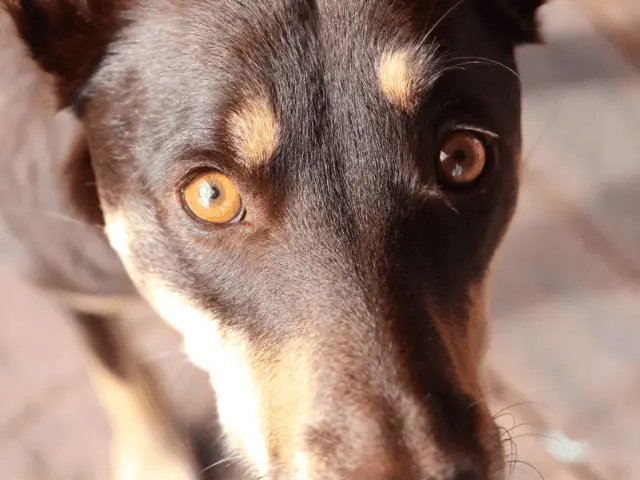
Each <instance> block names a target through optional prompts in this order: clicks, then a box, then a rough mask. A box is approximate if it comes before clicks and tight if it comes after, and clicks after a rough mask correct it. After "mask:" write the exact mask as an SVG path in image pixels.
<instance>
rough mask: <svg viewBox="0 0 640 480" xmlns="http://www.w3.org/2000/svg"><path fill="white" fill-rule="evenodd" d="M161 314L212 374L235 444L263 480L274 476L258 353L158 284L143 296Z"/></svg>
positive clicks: (193, 357) (226, 426)
mask: <svg viewBox="0 0 640 480" xmlns="http://www.w3.org/2000/svg"><path fill="white" fill-rule="evenodd" d="M143 293H144V295H145V296H146V297H147V299H148V301H149V302H150V303H151V305H152V306H153V307H154V308H155V310H156V311H157V312H158V313H159V314H160V315H161V316H162V317H163V318H164V319H165V320H166V321H167V322H168V323H169V324H171V325H172V326H173V327H174V328H176V329H177V330H178V331H179V332H180V333H181V334H182V335H183V338H184V350H185V353H186V354H187V356H188V357H189V358H190V359H191V361H192V362H193V363H195V364H196V365H198V366H199V367H201V368H203V369H204V370H205V371H206V372H207V373H208V374H209V378H210V381H211V386H212V387H213V389H214V391H215V393H216V401H217V406H218V415H219V420H220V422H221V424H222V426H223V428H224V430H225V433H226V434H227V437H228V439H229V441H230V446H231V447H232V448H233V449H234V450H235V449H239V450H240V452H238V453H240V454H241V455H244V456H246V457H248V460H249V463H250V465H251V467H253V468H256V469H257V473H258V474H259V475H266V474H267V471H268V463H269V460H268V454H267V452H268V450H267V445H266V441H265V435H264V431H265V429H264V421H263V411H264V409H263V405H262V403H263V402H262V398H261V397H262V394H261V391H260V389H259V388H258V385H257V382H256V378H255V375H254V370H253V362H252V357H253V355H252V352H251V350H250V348H249V345H248V341H247V340H246V338H245V337H244V335H243V334H242V333H240V332H237V331H234V330H232V329H228V328H224V327H222V326H221V323H220V322H219V320H218V319H217V318H215V317H214V316H213V315H211V314H210V313H209V312H206V311H202V310H200V309H198V308H196V307H194V306H193V304H192V303H191V302H189V300H188V299H186V298H184V297H183V296H182V295H180V294H178V293H175V292H174V291H172V290H171V289H170V288H167V287H166V286H164V285H162V284H161V283H159V282H156V281H150V282H147V283H146V286H145V291H144V292H143Z"/></svg>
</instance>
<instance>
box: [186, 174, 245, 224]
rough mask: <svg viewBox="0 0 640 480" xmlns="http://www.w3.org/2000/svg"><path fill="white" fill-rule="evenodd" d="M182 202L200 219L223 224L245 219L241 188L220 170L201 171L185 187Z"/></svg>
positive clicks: (204, 221)
mask: <svg viewBox="0 0 640 480" xmlns="http://www.w3.org/2000/svg"><path fill="white" fill-rule="evenodd" d="M182 203H183V206H184V208H185V209H186V210H187V212H188V213H189V214H190V215H191V216H192V217H193V218H195V219H196V220H198V221H200V222H203V223H208V224H213V225H223V224H227V223H234V222H238V221H240V220H242V217H243V216H244V206H243V204H242V197H241V196H240V192H239V191H238V189H237V188H236V186H235V185H234V183H233V182H232V181H231V179H229V177H227V176H225V175H223V174H222V173H220V172H206V173H201V174H200V175H198V176H197V177H195V178H193V179H192V180H191V181H190V182H189V183H187V184H186V185H185V186H184V187H183V188H182Z"/></svg>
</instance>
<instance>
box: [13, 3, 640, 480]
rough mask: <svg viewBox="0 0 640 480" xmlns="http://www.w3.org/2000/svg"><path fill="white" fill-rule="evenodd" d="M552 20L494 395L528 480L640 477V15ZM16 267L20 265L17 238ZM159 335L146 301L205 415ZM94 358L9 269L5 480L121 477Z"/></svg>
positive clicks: (531, 71)
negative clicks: (112, 460)
mask: <svg viewBox="0 0 640 480" xmlns="http://www.w3.org/2000/svg"><path fill="white" fill-rule="evenodd" d="M542 23H543V31H544V34H545V37H546V45H541V46H527V47H524V48H522V49H521V50H520V52H519V55H518V57H519V66H520V71H521V76H522V81H523V85H524V118H523V125H524V139H525V151H524V153H525V169H524V179H523V181H524V183H523V187H522V194H521V198H520V204H519V209H518V211H517V214H516V217H515V220H514V222H513V224H512V227H511V229H510V231H509V234H508V235H507V238H506V240H505V243H504V244H503V247H502V248H501V250H500V251H499V254H498V257H497V259H496V262H495V268H494V281H493V295H492V303H493V305H492V310H493V314H494V328H493V344H492V348H491V350H490V353H489V361H488V369H489V378H490V391H489V397H490V399H491V402H492V408H493V410H494V411H495V412H496V413H497V415H498V418H499V422H500V423H501V424H502V425H503V426H504V427H505V428H507V429H509V433H510V435H511V437H512V438H513V445H515V447H512V448H511V447H508V448H507V450H508V451H512V453H513V455H514V457H513V458H517V460H518V461H519V463H515V464H514V472H513V477H512V478H513V479H517V480H525V479H535V478H544V479H546V480H569V479H571V480H577V479H583V480H592V479H593V480H595V479H598V480H604V479H612V480H613V479H615V480H637V479H640V457H639V456H638V453H639V452H640V295H638V293H639V284H640V1H638V0H607V1H604V0H553V1H552V2H551V3H550V4H549V5H548V6H547V7H545V8H544V9H543V10H542ZM4 26H6V24H4V23H0V28H4ZM2 38H3V37H2V35H0V42H1V41H2ZM3 65H4V66H5V67H6V62H5V63H4V64H3V63H2V59H1V58H0V68H3ZM3 121H6V119H3V118H0V129H2V122H3ZM25 137H26V138H29V132H26V133H25ZM0 148H2V146H0ZM0 253H2V254H4V255H10V256H15V255H18V254H19V252H18V253H17V252H16V251H15V250H14V249H12V247H11V246H10V244H9V243H6V242H5V243H3V239H2V225H1V224H0ZM158 323H159V322H158V320H157V318H156V317H155V316H154V315H153V314H152V313H150V312H149V311H148V309H147V308H146V307H145V306H144V305H140V306H135V307H133V308H132V311H131V314H130V318H129V319H128V324H127V325H128V328H129V329H130V331H131V334H132V336H133V337H134V338H135V339H136V345H137V348H139V349H140V351H141V357H142V358H143V359H144V360H145V361H146V362H147V363H148V364H149V365H150V366H152V367H153V368H154V369H156V370H157V372H158V374H159V375H162V376H163V377H164V378H166V379H167V382H166V383H167V384H168V385H170V386H171V389H172V391H171V392H169V393H170V395H171V399H172V401H173V402H176V403H178V404H181V405H183V406H184V407H183V408H185V409H186V410H185V411H186V412H187V415H192V416H193V418H198V416H201V415H204V412H206V410H207V408H208V407H209V406H210V405H209V399H208V397H207V395H206V393H205V392H206V390H207V388H206V384H205V380H204V377H203V375H202V374H201V372H199V371H197V370H196V369H195V368H194V367H192V366H190V365H189V364H188V363H187V362H186V361H185V360H184V358H183V356H182V355H181V354H180V352H179V343H178V339H177V337H176V335H175V334H174V333H173V332H172V331H170V330H169V329H168V328H166V327H158ZM83 348H84V347H83V346H82V344H81V343H80V342H79V341H78V336H77V332H75V331H74V330H73V328H72V325H70V324H69V322H68V321H67V319H65V318H64V316H63V315H62V314H61V313H60V311H59V310H58V309H56V307H55V306H54V304H53V303H52V302H51V300H50V299H48V298H47V297H45V296H44V295H43V294H42V293H39V292H37V291H35V290H34V289H33V288H32V287H31V286H29V285H28V284H26V282H24V281H23V280H21V279H20V278H19V277H18V276H17V275H16V273H15V272H13V271H12V270H11V269H10V268H9V267H8V262H6V261H5V262H3V261H2V260H1V259H0V479H2V480H5V479H6V480H103V479H106V478H107V473H106V472H107V460H108V457H107V453H108V441H109V428H108V425H107V423H106V419H105V416H104V413H103V412H102V410H101V408H100V406H99V404H98V401H97V400H96V398H95V396H94V394H93V393H92V390H91V385H90V382H89V377H88V374H87V371H86V352H85V350H84V349H83ZM516 449H517V456H515V454H516ZM44 472H46V473H44Z"/></svg>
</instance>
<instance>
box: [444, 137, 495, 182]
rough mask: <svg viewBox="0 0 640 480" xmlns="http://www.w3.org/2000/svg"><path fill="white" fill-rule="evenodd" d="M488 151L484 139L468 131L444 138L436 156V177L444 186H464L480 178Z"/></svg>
mask: <svg viewBox="0 0 640 480" xmlns="http://www.w3.org/2000/svg"><path fill="white" fill-rule="evenodd" d="M488 154H489V152H488V149H487V144H486V141H485V139H484V138H483V137H482V136H481V135H480V134H479V133H475V132H470V131H457V132H453V133H452V134H450V135H449V136H448V137H446V138H445V140H444V142H443V143H442V145H441V147H440V153H439V156H438V177H439V179H440V182H441V183H442V184H443V186H445V187H464V186H468V185H471V184H472V183H473V182H474V181H475V180H477V179H478V178H480V176H481V175H482V172H483V171H484V170H485V167H486V165H487V160H488V159H487V156H488Z"/></svg>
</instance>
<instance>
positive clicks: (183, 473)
mask: <svg viewBox="0 0 640 480" xmlns="http://www.w3.org/2000/svg"><path fill="white" fill-rule="evenodd" d="M92 360H93V361H92V362H91V376H92V380H93V383H94V385H95V388H96V391H97V393H98V397H99V399H100V401H101V403H102V405H103V406H104V408H105V410H106V412H107V415H108V417H109V419H110V423H111V427H112V431H113V433H112V440H111V444H112V451H111V456H112V469H113V477H112V478H113V479H114V480H138V479H141V478H144V479H145V480H195V478H196V474H195V472H194V471H193V469H192V464H193V463H192V459H191V458H190V455H189V454H188V453H187V450H186V448H185V446H184V445H183V444H181V442H180V441H179V437H178V435H177V433H176V432H175V431H172V430H171V428H170V426H169V424H168V422H167V419H166V412H164V411H162V410H163V409H162V405H160V404H158V403H157V402H158V398H157V395H154V394H153V393H152V392H151V391H150V386H149V384H148V383H147V380H146V379H145V378H144V374H143V373H142V372H141V371H140V370H139V369H136V370H135V373H134V375H133V378H131V379H127V380H123V379H120V378H117V377H116V376H115V375H113V374H112V373H111V372H110V371H109V370H107V369H106V368H104V366H103V365H101V364H100V363H99V362H98V361H97V360H96V359H95V357H92Z"/></svg>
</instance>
